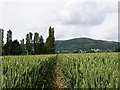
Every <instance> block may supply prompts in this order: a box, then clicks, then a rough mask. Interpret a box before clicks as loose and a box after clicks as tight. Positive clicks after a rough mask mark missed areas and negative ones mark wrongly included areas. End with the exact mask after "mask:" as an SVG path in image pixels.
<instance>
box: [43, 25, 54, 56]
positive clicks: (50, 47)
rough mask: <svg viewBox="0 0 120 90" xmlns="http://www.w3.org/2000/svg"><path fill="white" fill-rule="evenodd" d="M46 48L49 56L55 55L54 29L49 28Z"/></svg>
mask: <svg viewBox="0 0 120 90" xmlns="http://www.w3.org/2000/svg"><path fill="white" fill-rule="evenodd" d="M45 48H46V53H48V54H53V53H55V37H54V28H51V27H49V36H48V38H47V39H46V43H45Z"/></svg>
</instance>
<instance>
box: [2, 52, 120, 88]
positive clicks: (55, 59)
mask: <svg viewBox="0 0 120 90" xmlns="http://www.w3.org/2000/svg"><path fill="white" fill-rule="evenodd" d="M118 74H119V72H118V53H81V54H58V55H56V54H53V55H31V56H3V57H2V88H50V87H51V88H117V87H118Z"/></svg>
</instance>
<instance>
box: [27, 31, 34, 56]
mask: <svg viewBox="0 0 120 90" xmlns="http://www.w3.org/2000/svg"><path fill="white" fill-rule="evenodd" d="M26 48H27V54H33V52H34V50H33V49H34V48H33V41H32V33H31V32H30V33H29V34H27V35H26Z"/></svg>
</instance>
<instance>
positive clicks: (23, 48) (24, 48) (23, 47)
mask: <svg viewBox="0 0 120 90" xmlns="http://www.w3.org/2000/svg"><path fill="white" fill-rule="evenodd" d="M20 42H21V44H20V45H21V54H22V55H26V54H27V50H26V47H25V43H24V39H22V40H20Z"/></svg>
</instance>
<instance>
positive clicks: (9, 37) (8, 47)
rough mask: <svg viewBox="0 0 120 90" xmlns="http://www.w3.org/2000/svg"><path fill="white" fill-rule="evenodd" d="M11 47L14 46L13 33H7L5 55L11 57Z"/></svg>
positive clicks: (4, 47)
mask: <svg viewBox="0 0 120 90" xmlns="http://www.w3.org/2000/svg"><path fill="white" fill-rule="evenodd" d="M11 45H12V31H11V30H9V31H7V42H6V44H5V45H4V46H3V53H4V55H11Z"/></svg>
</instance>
